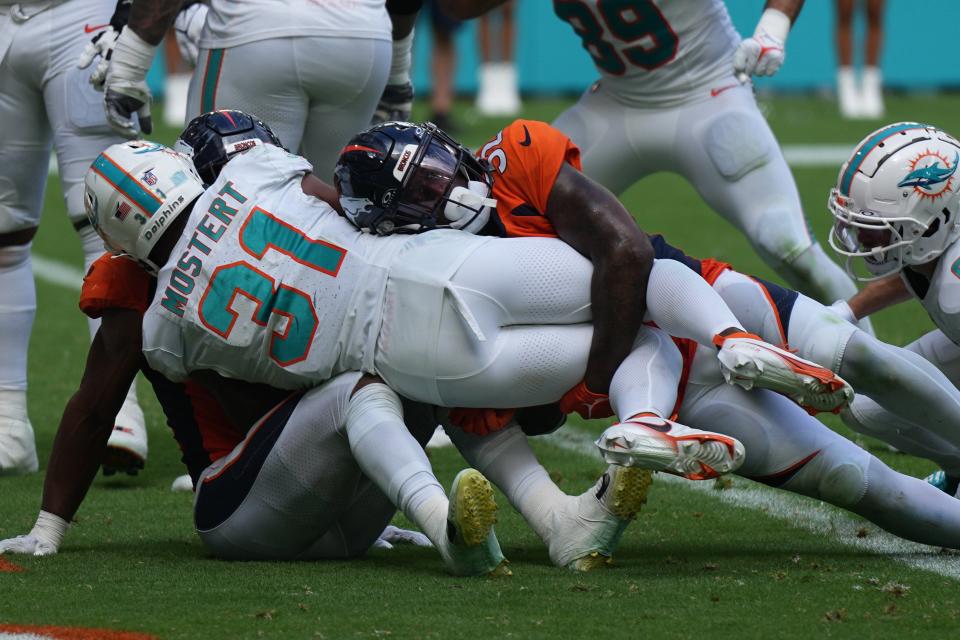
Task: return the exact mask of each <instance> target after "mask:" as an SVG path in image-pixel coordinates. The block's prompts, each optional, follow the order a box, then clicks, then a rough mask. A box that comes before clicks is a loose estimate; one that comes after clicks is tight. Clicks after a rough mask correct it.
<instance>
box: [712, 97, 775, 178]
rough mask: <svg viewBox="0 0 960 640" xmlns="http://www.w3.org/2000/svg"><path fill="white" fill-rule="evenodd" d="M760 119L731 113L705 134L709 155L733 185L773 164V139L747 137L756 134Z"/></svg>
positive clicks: (739, 112) (719, 170) (764, 136)
mask: <svg viewBox="0 0 960 640" xmlns="http://www.w3.org/2000/svg"><path fill="white" fill-rule="evenodd" d="M758 117H759V116H757V114H754V113H749V112H746V111H728V112H726V113H724V114H722V115H720V116H718V117H717V118H715V119H714V120H713V122H711V123H710V125H709V126H708V127H707V130H706V131H705V133H704V139H703V140H704V146H705V148H706V151H707V156H708V157H709V158H710V161H711V162H712V163H713V166H714V168H716V170H717V172H718V173H719V174H720V175H721V176H723V177H724V178H725V179H726V180H729V181H730V182H736V181H737V180H739V179H741V178H742V177H743V176H745V175H747V174H748V173H750V172H751V171H753V170H754V169H757V168H759V167H762V166H763V165H765V164H767V162H769V161H770V152H771V141H770V138H769V137H768V136H766V135H746V133H749V132H755V131H756V128H757V118H758Z"/></svg>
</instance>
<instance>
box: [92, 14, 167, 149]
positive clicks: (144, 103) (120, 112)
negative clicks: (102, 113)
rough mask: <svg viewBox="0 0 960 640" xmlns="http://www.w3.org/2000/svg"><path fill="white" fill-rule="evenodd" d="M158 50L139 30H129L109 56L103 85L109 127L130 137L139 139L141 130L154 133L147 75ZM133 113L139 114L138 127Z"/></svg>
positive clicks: (121, 35)
mask: <svg viewBox="0 0 960 640" xmlns="http://www.w3.org/2000/svg"><path fill="white" fill-rule="evenodd" d="M156 51H157V47H156V45H151V44H149V43H147V42H145V41H144V40H143V39H142V38H141V37H140V36H139V35H137V33H136V31H134V30H133V29H130V28H126V29H124V30H123V31H121V32H120V37H118V38H117V44H116V46H115V47H114V50H113V54H112V55H111V56H110V65H109V67H108V69H107V79H106V80H105V81H104V84H103V88H104V108H105V109H106V112H107V124H109V125H110V127H111V128H112V129H113V130H115V131H117V132H118V133H120V134H122V135H124V136H126V137H128V138H136V137H139V135H140V131H141V130H143V133H151V132H152V131H153V121H152V120H151V118H150V89H149V88H148V87H147V72H148V71H149V70H150V65H151V63H152V62H153V56H154V54H155V53H156ZM133 114H137V118H138V120H139V126H138V122H137V120H135V119H134V118H133Z"/></svg>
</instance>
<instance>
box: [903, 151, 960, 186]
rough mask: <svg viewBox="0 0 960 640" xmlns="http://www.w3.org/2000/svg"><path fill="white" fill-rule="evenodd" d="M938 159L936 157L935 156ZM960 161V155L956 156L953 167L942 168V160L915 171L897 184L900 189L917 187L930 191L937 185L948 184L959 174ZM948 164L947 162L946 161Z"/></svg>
mask: <svg viewBox="0 0 960 640" xmlns="http://www.w3.org/2000/svg"><path fill="white" fill-rule="evenodd" d="M934 157H936V156H934ZM958 160H960V153H957V154H954V157H953V166H952V167H949V166H943V167H941V166H940V159H939V158H938V159H937V160H935V161H934V163H933V164H931V165H928V166H926V167H920V168H919V169H914V170H913V171H911V172H910V173H908V174H907V175H906V176H905V177H904V178H903V180H901V181H900V182H898V183H897V186H898V187H917V188H919V189H929V188H930V187H932V186H933V185H935V184H940V183H941V182H946V181H947V180H949V179H950V178H952V177H953V174H955V173H956V172H957V161H958ZM944 164H946V161H944Z"/></svg>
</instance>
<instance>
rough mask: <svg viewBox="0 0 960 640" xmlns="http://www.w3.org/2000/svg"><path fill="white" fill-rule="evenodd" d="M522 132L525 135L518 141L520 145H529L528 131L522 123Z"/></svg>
mask: <svg viewBox="0 0 960 640" xmlns="http://www.w3.org/2000/svg"><path fill="white" fill-rule="evenodd" d="M523 133H524V135H526V136H527V137H526V138H524V139H523V140H522V141H521V142H520V146H522V147H529V146H530V132H529V131H528V130H527V125H523Z"/></svg>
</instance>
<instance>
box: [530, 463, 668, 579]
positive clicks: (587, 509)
mask: <svg viewBox="0 0 960 640" xmlns="http://www.w3.org/2000/svg"><path fill="white" fill-rule="evenodd" d="M651 483H652V477H651V474H650V472H649V471H647V470H646V469H638V468H636V467H620V466H616V465H612V466H611V467H610V468H609V469H608V470H607V471H606V472H605V473H604V474H603V476H602V477H601V478H600V480H598V481H597V483H596V484H595V485H594V486H593V487H591V488H590V489H589V490H588V491H586V492H585V493H583V494H581V495H579V496H576V497H569V498H567V499H566V500H565V501H564V504H563V505H562V506H560V507H559V508H557V509H554V510H553V512H552V518H553V523H552V525H551V529H550V531H551V533H550V539H549V541H548V548H549V550H550V559H551V560H552V561H553V563H554V564H555V565H557V566H558V567H566V568H567V569H570V570H572V571H593V570H594V569H599V568H603V567H606V566H608V565H609V564H610V563H611V562H612V556H613V552H614V551H615V550H616V548H617V544H618V543H619V542H620V538H621V537H622V536H623V532H624V531H625V530H626V528H627V525H629V524H630V521H631V520H633V519H634V518H635V517H636V515H637V513H638V512H639V511H640V508H641V507H643V505H644V503H646V501H647V492H648V491H649V489H650V485H651Z"/></svg>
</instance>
